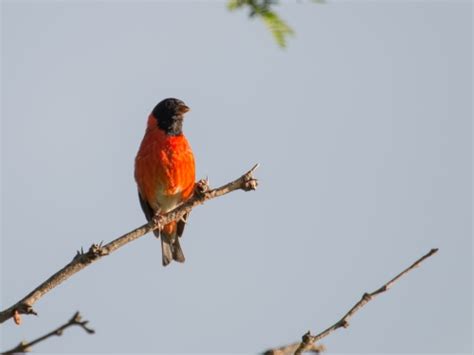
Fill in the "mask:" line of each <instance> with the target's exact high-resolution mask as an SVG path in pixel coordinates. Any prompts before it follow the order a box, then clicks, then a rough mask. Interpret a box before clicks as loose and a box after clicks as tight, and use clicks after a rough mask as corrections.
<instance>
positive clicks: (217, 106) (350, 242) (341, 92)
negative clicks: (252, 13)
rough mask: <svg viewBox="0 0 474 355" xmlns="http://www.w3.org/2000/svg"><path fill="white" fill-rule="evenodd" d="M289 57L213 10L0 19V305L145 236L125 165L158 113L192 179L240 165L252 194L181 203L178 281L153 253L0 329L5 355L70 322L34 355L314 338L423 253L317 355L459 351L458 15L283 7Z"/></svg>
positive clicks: (154, 248) (224, 177)
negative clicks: (124, 240) (179, 111)
mask: <svg viewBox="0 0 474 355" xmlns="http://www.w3.org/2000/svg"><path fill="white" fill-rule="evenodd" d="M276 9H277V11H278V12H279V14H280V15H281V17H282V18H283V19H285V20H286V21H287V22H288V23H289V24H290V25H291V26H292V27H293V29H294V30H295V32H296V36H295V37H293V38H291V39H290V40H289V41H288V48H287V49H286V50H281V49H279V48H278V47H277V45H276V43H275V42H274V40H273V38H272V37H271V35H270V33H269V32H268V31H267V30H266V29H265V27H264V25H263V24H262V23H261V22H260V21H257V20H249V19H248V18H247V15H246V11H241V12H233V13H231V12H229V11H227V9H226V6H225V2H222V1H144V2H141V1H128V2H127V1H121V2H119V1H81V2H79V1H67V2H66V1H12V0H10V1H2V96H1V103H2V121H1V123H2V126H1V129H2V138H1V142H2V143H1V149H2V159H1V161H2V174H1V179H2V199H1V200H2V214H1V217H2V223H1V226H2V231H1V232H2V235H1V268H2V270H1V300H0V306H1V307H0V308H2V309H4V308H6V307H8V306H10V305H11V304H13V303H14V302H16V301H17V300H18V299H20V298H21V297H23V296H24V295H25V294H27V293H28V292H30V291H31V290H32V289H33V288H34V287H36V286H37V285H38V284H39V283H41V282H42V281H44V280H45V279H46V278H47V277H49V276H50V275H51V274H52V273H54V272H56V271H57V270H58V269H59V268H61V267H63V266H64V265H65V264H67V263H68V262H69V261H70V260H71V258H72V257H73V256H74V254H75V252H76V250H77V249H79V248H81V246H82V247H84V248H88V247H89V245H90V244H91V243H94V242H100V241H102V240H104V241H110V240H112V239H114V238H116V237H118V236H119V235H121V234H123V233H125V232H127V231H130V230H131V229H133V228H135V227H137V226H139V225H141V224H143V223H144V221H145V218H144V216H143V214H142V211H141V209H140V206H139V202H138V198H137V192H136V186H135V182H134V179H133V162H134V157H135V154H136V151H137V149H138V146H139V143H140V141H141V139H142V137H143V133H144V129H145V125H146V119H147V116H148V114H149V112H150V111H151V110H152V108H153V107H154V106H155V104H156V103H157V102H159V101H160V100H162V99H163V98H166V97H177V98H180V99H182V100H184V101H185V102H186V103H187V104H188V105H189V106H190V107H191V112H189V113H188V114H187V116H186V121H185V127H184V128H185V133H186V135H187V137H188V139H189V141H190V143H191V144H192V147H193V149H194V153H195V156H196V164H197V171H196V173H197V176H198V177H204V176H209V178H210V183H211V185H212V186H218V185H221V184H223V183H226V182H228V181H230V180H232V179H234V178H237V177H238V176H240V175H241V174H242V173H244V172H245V171H246V170H248V169H249V168H250V167H252V166H253V164H254V163H257V162H259V163H260V164H261V167H260V168H259V170H258V171H257V172H256V176H257V177H258V178H259V179H260V186H259V189H258V190H257V191H256V192H249V193H244V192H234V193H232V194H230V195H227V196H225V197H222V198H219V199H216V200H212V201H209V202H208V203H207V204H206V205H204V206H201V207H198V208H196V209H195V210H194V211H193V212H192V214H191V218H190V221H189V223H188V226H187V228H186V231H185V234H184V237H183V240H182V246H183V249H184V252H185V255H186V258H187V259H186V263H185V264H183V265H178V264H173V265H171V266H169V267H167V268H163V267H162V266H161V250H160V243H159V241H157V240H156V239H155V238H153V237H152V236H151V235H147V236H145V237H143V238H141V239H139V240H138V241H136V242H134V243H132V244H130V245H127V246H126V247H124V248H123V249H120V250H119V251H117V252H116V253H114V254H112V255H111V256H109V257H106V258H104V259H102V260H101V261H99V262H97V263H95V264H93V265H91V266H90V267H88V268H86V269H85V270H83V271H81V272H80V273H79V274H76V275H75V276H73V278H71V279H70V280H68V281H67V282H65V283H64V284H62V285H61V286H60V287H58V288H56V289H54V290H53V291H52V292H51V293H49V294H48V295H46V296H45V297H44V298H42V299H41V300H40V301H39V302H38V303H37V304H36V305H35V309H36V310H37V311H38V313H39V315H40V316H39V317H27V316H24V317H23V324H22V325H21V326H20V327H18V326H15V325H14V324H13V322H12V321H9V322H7V323H6V324H4V325H2V326H1V327H0V331H1V349H3V350H6V349H7V348H10V347H12V346H14V345H16V344H17V343H18V342H19V341H20V340H22V339H25V340H26V339H32V338H35V337H37V336H39V335H41V334H43V333H45V332H47V331H49V330H51V329H53V328H54V327H56V326H58V325H59V324H61V323H63V322H65V321H66V320H67V319H69V318H70V317H71V316H72V314H73V313H74V312H75V311H76V310H79V311H81V313H82V314H83V315H84V318H85V319H88V320H90V326H91V327H93V328H94V329H95V330H96V332H97V333H96V334H95V335H93V336H90V335H87V334H86V333H85V332H83V331H82V330H81V329H70V330H69V331H67V332H66V333H65V334H64V336H63V337H62V338H54V339H50V340H48V341H47V342H44V343H42V344H40V345H38V346H36V347H35V348H34V351H35V352H44V353H64V352H74V353H92V352H96V353H102V352H104V353H105V352H107V353H117V352H129V353H132V352H134V353H136V352H170V353H172V352H188V353H192V352H200V353H210V352H218V353H223V352H228V353H256V352H259V351H263V350H265V349H267V348H269V347H275V346H280V345H283V344H286V343H289V342H294V341H297V340H298V339H300V337H301V335H302V334H303V333H305V332H306V331H307V330H308V329H311V330H312V331H313V332H314V333H317V332H319V331H321V330H323V329H325V328H326V327H327V326H329V325H331V324H333V323H334V322H335V321H336V320H338V319H339V318H340V317H341V316H342V315H343V314H344V313H345V312H346V311H347V310H348V309H349V308H350V307H351V306H352V305H353V304H354V303H355V302H356V301H358V300H359V298H360V296H361V295H362V294H363V293H364V292H365V291H372V290H374V289H376V288H378V287H379V286H381V285H382V284H383V283H384V282H386V281H388V280H389V279H390V278H391V277H393V276H394V275H395V274H397V273H398V272H400V271H401V270H402V269H403V268H405V267H406V266H408V265H409V264H410V263H412V262H413V261H414V260H416V259H417V258H418V257H420V256H422V255H423V254H424V253H426V252H428V250H429V249H431V248H432V247H438V248H440V251H439V253H438V255H436V256H435V257H433V258H431V259H429V260H427V261H426V262H425V263H424V264H423V265H422V267H421V268H419V269H417V270H415V271H414V272H413V273H411V274H409V275H407V276H406V277H405V278H404V279H402V280H401V281H400V282H399V283H398V284H396V285H395V286H394V287H393V289H392V290H390V291H389V292H388V293H386V294H384V295H382V296H380V297H379V298H377V299H376V300H374V301H373V302H371V303H369V304H368V305H367V307H366V308H364V309H363V310H361V311H360V312H359V313H358V314H357V315H356V316H355V317H354V318H353V319H352V321H351V327H349V328H348V329H345V330H339V331H337V332H336V333H334V334H333V335H331V336H330V337H328V338H326V339H324V341H323V343H324V344H325V345H326V347H327V348H328V351H329V352H331V353H375V352H376V353H421V352H423V353H434V352H440V353H468V352H471V351H472V276H473V275H472V239H471V238H472V234H471V230H472V229H471V228H472V227H471V217H472V207H471V199H472V187H471V182H472V171H471V165H472V159H471V158H472V155H471V154H472V151H471V135H472V129H471V117H472V108H471V98H472V86H471V85H472V67H471V65H472V27H471V26H472V4H471V2H470V1H456V0H452V1H397V2H389V1H380V2H375V1H372V2H369V1H355V0H354V1H344V2H342V1H328V3H327V4H323V5H320V4H314V3H311V2H309V1H300V2H296V1H294V2H293V1H291V2H290V1H287V2H285V3H284V4H283V5H282V6H278V7H277V8H276Z"/></svg>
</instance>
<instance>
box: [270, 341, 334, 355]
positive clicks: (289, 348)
mask: <svg viewBox="0 0 474 355" xmlns="http://www.w3.org/2000/svg"><path fill="white" fill-rule="evenodd" d="M299 345H300V343H293V344H289V345H285V346H282V347H280V348H275V349H269V350H267V351H265V352H264V353H263V355H288V354H293V353H294V352H295V351H296V349H298V346H299ZM325 350H326V348H325V347H324V345H323V344H311V345H309V346H308V348H307V349H306V351H307V352H309V353H313V354H321V353H322V352H324V351H325Z"/></svg>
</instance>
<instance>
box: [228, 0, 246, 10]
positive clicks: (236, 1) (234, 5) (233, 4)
mask: <svg viewBox="0 0 474 355" xmlns="http://www.w3.org/2000/svg"><path fill="white" fill-rule="evenodd" d="M242 5H244V3H243V1H241V0H229V2H228V3H227V9H228V10H230V11H234V10H236V9H238V8H239V7H242Z"/></svg>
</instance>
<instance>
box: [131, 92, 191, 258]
mask: <svg viewBox="0 0 474 355" xmlns="http://www.w3.org/2000/svg"><path fill="white" fill-rule="evenodd" d="M188 110H189V108H188V107H187V106H186V105H185V104H184V103H183V102H182V101H181V100H177V99H166V100H163V101H161V102H160V103H159V104H158V105H157V106H156V107H155V109H154V110H153V112H152V113H151V114H150V116H149V117H148V122H147V128H146V132H145V136H144V137H143V140H142V143H141V145H140V148H139V150H138V153H137V156H136V158H135V180H136V182H137V186H138V194H139V198H140V204H141V206H142V209H143V212H144V213H145V216H146V218H147V220H151V219H152V218H153V216H154V215H155V214H156V213H166V212H168V211H170V210H172V209H173V208H175V207H177V206H178V205H179V204H181V203H183V202H185V201H186V200H188V199H189V198H190V197H191V196H192V194H193V192H194V184H195V165H194V155H193V152H192V150H191V146H190V145H189V143H188V141H187V139H186V137H185V136H184V134H183V133H182V121H183V115H184V113H186V112H187V111H188ZM186 218H187V216H185V218H184V219H186ZM184 225H185V221H178V222H171V223H169V224H167V225H165V226H164V228H163V229H162V230H161V232H160V231H155V235H156V236H157V237H158V236H160V234H161V245H162V255H163V265H165V266H166V265H168V264H169V263H170V262H171V260H176V261H179V262H184V254H183V252H182V250H181V246H180V243H179V237H181V235H182V233H183V230H184Z"/></svg>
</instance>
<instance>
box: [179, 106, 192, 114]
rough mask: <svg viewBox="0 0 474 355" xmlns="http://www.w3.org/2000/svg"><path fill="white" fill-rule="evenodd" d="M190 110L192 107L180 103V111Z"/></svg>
mask: <svg viewBox="0 0 474 355" xmlns="http://www.w3.org/2000/svg"><path fill="white" fill-rule="evenodd" d="M189 110H190V108H189V107H188V106H186V105H180V106H179V108H178V111H179V113H186V112H188V111H189Z"/></svg>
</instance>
